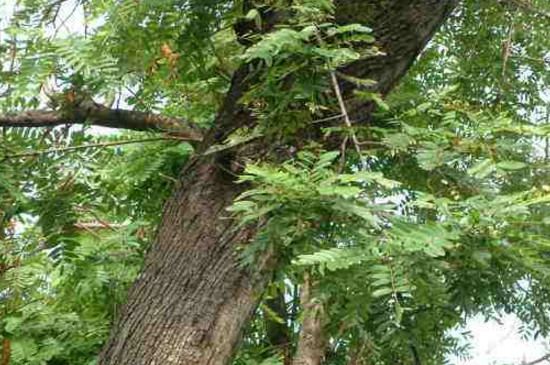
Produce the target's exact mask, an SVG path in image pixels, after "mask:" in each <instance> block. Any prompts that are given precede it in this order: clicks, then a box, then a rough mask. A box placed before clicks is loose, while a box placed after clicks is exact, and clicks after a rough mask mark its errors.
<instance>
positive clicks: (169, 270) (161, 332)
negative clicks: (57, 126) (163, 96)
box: [100, 0, 455, 365]
mask: <svg viewBox="0 0 550 365" xmlns="http://www.w3.org/2000/svg"><path fill="white" fill-rule="evenodd" d="M336 3H337V14H338V21H340V22H342V23H347V22H360V23H366V24H369V25H371V26H372V27H373V28H374V31H375V35H376V36H377V37H378V40H379V42H380V45H381V47H383V48H386V49H385V51H386V52H387V55H386V56H384V57H378V58H376V59H369V60H362V61H358V62H356V63H354V64H353V65H350V66H349V67H347V68H345V69H343V70H341V71H342V72H345V73H346V74H348V75H353V76H360V77H370V78H374V79H376V80H378V81H379V83H378V85H377V87H376V89H377V90H378V91H380V92H384V93H385V92H388V91H389V90H390V89H391V87H392V86H393V85H394V84H395V82H396V81H397V80H398V79H399V77H401V76H402V75H403V74H404V73H405V72H406V70H407V69H408V68H409V67H410V65H411V64H412V62H413V61H414V59H415V58H416V56H417V55H418V53H419V52H420V51H421V50H422V48H423V47H424V46H425V44H426V42H427V41H428V40H429V39H430V37H431V36H432V35H433V33H434V32H435V30H436V28H437V26H438V25H439V24H441V22H443V21H444V19H445V17H446V16H447V15H448V14H449V12H450V11H451V9H452V7H453V5H454V4H455V1H454V0H440V1H434V2H427V1H426V0H424V1H419V0H416V1H413V0H411V1H401V0H387V1H379V0H372V1H366V0H345V1H344V0H341V1H336ZM363 6H365V7H366V8H363ZM393 11H396V12H398V13H396V14H393V13H391V12H393ZM394 22H395V23H394ZM247 69H248V68H247V66H246V65H245V66H243V67H241V68H240V69H239V70H238V71H236V73H235V75H234V77H233V82H232V88H231V90H230V91H229V92H228V96H227V98H226V101H225V103H224V106H223V107H222V110H221V111H220V113H219V115H218V118H217V121H216V127H215V128H216V130H215V131H211V133H209V135H208V136H207V137H205V138H204V140H203V142H202V145H201V146H200V147H199V156H200V152H201V151H204V150H205V149H206V148H208V146H209V145H211V143H213V141H216V140H217V141H220V140H223V137H224V136H226V135H227V134H228V133H230V132H231V131H232V130H234V129H235V128H238V127H239V126H240V125H242V124H244V123H249V122H251V115H250V113H248V112H247V111H246V110H243V109H242V108H241V107H239V106H238V100H239V98H240V97H241V96H242V94H243V92H244V90H246V89H247V83H248V86H249V83H250V79H247V78H246V76H247ZM342 86H343V90H344V92H345V94H346V95H347V96H348V97H351V91H352V89H353V86H352V85H350V84H346V83H342ZM355 107H356V108H355V115H356V116H359V114H360V113H366V112H365V110H366V109H367V107H366V106H365V105H362V104H356V105H355ZM252 121H253V120H252ZM257 147H258V146H257ZM259 147H260V148H259V149H260V150H261V147H262V146H261V145H260V146H259ZM263 147H264V150H265V149H267V148H268V146H263ZM247 156H248V157H251V155H250V154H247ZM240 157H242V153H240V152H224V154H222V155H214V156H211V155H209V156H206V157H197V158H195V159H194V160H193V161H192V162H191V163H190V164H188V165H187V166H186V167H185V169H184V171H183V172H182V174H181V181H180V185H179V187H178V188H177V189H176V190H175V192H174V194H173V196H172V198H171V199H170V200H169V201H168V202H167V203H166V205H165V207H164V212H163V220H162V223H161V227H160V230H159V233H158V237H157V239H156V242H155V244H154V245H153V247H152V249H151V251H150V252H149V253H148V255H147V258H146V265H145V268H144V269H143V271H142V273H141V275H140V277H139V278H138V280H137V282H136V283H135V284H134V285H133V287H132V288H131V290H130V291H129V294H128V303H127V304H126V306H125V310H124V311H123V312H122V314H121V316H120V318H119V319H118V321H117V324H116V326H115V327H114V329H113V331H112V334H111V339H110V340H109V342H108V344H107V345H106V347H105V349H104V352H103V353H102V356H101V359H100V364H101V365H126V364H132V365H145V364H163V365H170V364H205V365H214V364H216V365H222V364H227V363H229V361H230V360H231V357H232V355H233V353H234V351H235V349H236V346H237V344H238V341H239V338H240V336H241V333H242V329H243V327H244V326H245V325H246V324H247V323H248V321H249V319H250V316H251V315H252V312H253V311H254V308H255V307H256V305H257V303H258V300H259V296H260V294H261V293H262V291H263V289H264V288H265V285H266V284H267V282H268V281H269V278H270V277H271V276H272V269H273V268H274V266H275V265H276V258H275V257H274V254H273V252H265V253H263V254H262V255H261V256H260V257H258V262H257V265H256V267H254V268H253V270H250V271H247V270H246V269H242V268H239V267H238V262H237V258H236V254H235V246H236V245H238V244H243V243H246V242H247V241H248V240H249V239H250V238H251V237H252V235H254V233H255V232H254V230H253V229H239V230H235V227H234V223H233V222H232V221H231V220H230V219H227V213H226V212H225V210H224V209H225V208H226V207H227V206H228V205H230V204H231V203H232V201H233V199H234V198H235V196H236V195H237V194H238V193H240V191H241V189H242V188H243V187H242V186H239V185H236V184H235V183H234V181H233V179H232V177H231V170H232V162H233V161H234V160H235V158H240ZM228 171H229V172H228ZM308 364H309V363H308Z"/></svg>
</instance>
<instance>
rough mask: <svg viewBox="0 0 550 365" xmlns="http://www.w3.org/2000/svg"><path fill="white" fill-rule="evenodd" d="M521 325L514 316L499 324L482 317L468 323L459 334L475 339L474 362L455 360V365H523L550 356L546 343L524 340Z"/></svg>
mask: <svg viewBox="0 0 550 365" xmlns="http://www.w3.org/2000/svg"><path fill="white" fill-rule="evenodd" d="M520 326H521V321H520V320H519V319H518V318H517V317H516V316H514V315H506V316H504V317H503V318H502V319H501V323H500V324H499V323H498V322H496V321H489V322H485V321H484V320H483V318H482V317H481V316H476V317H474V318H472V319H471V320H469V321H468V323H467V325H466V326H465V327H463V328H460V329H459V330H458V331H460V332H464V331H469V332H470V335H471V342H470V345H471V347H472V348H471V352H470V354H471V356H472V357H471V359H458V358H456V357H451V358H450V360H451V363H452V364H454V365H521V364H523V363H527V362H529V361H533V360H536V359H538V358H541V357H542V356H544V355H546V354H548V353H549V352H550V346H549V341H548V340H545V339H540V338H539V339H538V340H530V341H526V340H524V339H522V338H521V336H520V334H519V329H520ZM543 364H544V363H543Z"/></svg>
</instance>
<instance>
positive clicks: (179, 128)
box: [0, 103, 202, 142]
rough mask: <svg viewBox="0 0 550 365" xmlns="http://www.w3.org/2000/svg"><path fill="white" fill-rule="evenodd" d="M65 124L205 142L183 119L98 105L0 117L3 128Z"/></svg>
mask: <svg viewBox="0 0 550 365" xmlns="http://www.w3.org/2000/svg"><path fill="white" fill-rule="evenodd" d="M69 114H70V115H69ZM64 124H90V125H95V126H101V127H109V128H120V129H130V130H135V131H158V132H168V133H170V134H173V135H177V136H178V137H181V138H185V139H187V140H188V141H190V142H193V141H195V142H198V141H201V140H202V134H201V131H200V130H199V129H198V128H196V127H193V126H191V125H189V124H187V123H185V122H184V121H182V120H181V119H178V118H173V117H166V116H162V115H158V114H152V113H145V112H139V111H133V110H124V109H109V108H106V107H104V106H102V105H99V104H95V103H94V104H93V105H87V106H79V107H77V108H76V109H75V110H74V111H73V112H72V113H62V112H58V111H51V110H31V111H23V112H21V113H19V114H8V115H0V127H25V128H36V127H55V126H58V125H64Z"/></svg>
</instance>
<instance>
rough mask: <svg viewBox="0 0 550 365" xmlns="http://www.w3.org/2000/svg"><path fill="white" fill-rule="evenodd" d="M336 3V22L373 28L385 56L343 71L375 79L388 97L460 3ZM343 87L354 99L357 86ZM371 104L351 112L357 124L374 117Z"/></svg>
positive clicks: (357, 104)
mask: <svg viewBox="0 0 550 365" xmlns="http://www.w3.org/2000/svg"><path fill="white" fill-rule="evenodd" d="M335 3H336V9H337V10H336V20H337V21H338V22H339V23H340V24H350V23H360V24H365V25H368V26H370V27H371V28H372V29H373V35H374V38H375V40H376V45H377V46H378V48H379V49H380V50H381V51H382V52H383V53H384V55H380V56H375V57H368V58H364V59H361V60H358V61H355V62H353V63H351V64H350V65H347V66H345V67H343V68H342V69H340V70H339V72H340V73H342V74H346V75H349V76H353V77H358V78H366V79H371V80H374V81H376V82H377V84H376V85H375V86H374V88H373V91H375V92H378V93H382V94H387V93H388V92H389V91H390V90H391V89H392V88H393V87H394V86H395V84H396V83H397V82H398V81H399V80H400V79H401V77H403V76H404V75H405V73H406V72H407V71H408V70H409V68H410V67H411V65H412V64H413V63H414V61H415V60H416V58H417V56H418V55H419V54H420V52H421V51H422V50H423V49H424V48H425V46H426V44H427V43H428V42H429V41H430V39H431V38H432V37H433V35H434V34H435V32H436V31H437V29H438V28H439V26H440V25H441V24H442V23H443V22H444V20H445V19H446V18H447V17H448V16H449V15H450V13H451V12H452V11H453V10H454V9H455V7H456V6H457V5H458V3H459V0H440V1H431V0H409V1H383V2H381V1H378V0H361V1H359V0H353V1H349V0H336V1H335ZM341 86H342V93H343V94H344V97H345V98H346V99H348V100H350V99H354V98H353V92H354V90H355V89H356V88H357V85H354V84H352V83H350V82H343V81H341ZM350 104H352V103H350ZM370 104H371V103H366V102H363V101H359V100H356V101H355V105H349V106H351V109H352V110H349V109H348V111H349V112H350V114H351V117H352V118H353V119H355V120H356V121H358V120H363V119H365V117H368V115H369V114H370V111H371V110H370V106H369V105H370Z"/></svg>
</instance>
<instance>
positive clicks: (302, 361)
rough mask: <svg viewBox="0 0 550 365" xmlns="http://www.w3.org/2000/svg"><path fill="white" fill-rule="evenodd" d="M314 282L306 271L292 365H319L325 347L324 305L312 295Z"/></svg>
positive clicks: (322, 358) (323, 355)
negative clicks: (299, 327) (296, 344)
mask: <svg viewBox="0 0 550 365" xmlns="http://www.w3.org/2000/svg"><path fill="white" fill-rule="evenodd" d="M315 286H316V283H312V281H311V277H310V275H309V273H308V272H305V273H304V282H303V284H302V289H301V290H302V291H301V293H300V304H301V306H302V316H303V318H302V328H301V330H300V338H299V339H298V346H297V351H296V356H295V357H294V361H293V362H292V364H293V365H321V364H322V363H323V360H324V357H325V352H326V348H327V343H326V339H325V336H324V333H323V320H324V318H325V313H324V306H323V304H322V303H321V302H319V300H318V299H316V298H315V296H314V295H313V290H314V287H315Z"/></svg>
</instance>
